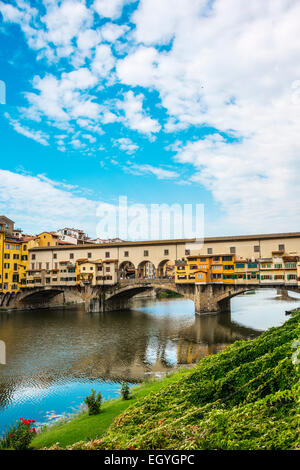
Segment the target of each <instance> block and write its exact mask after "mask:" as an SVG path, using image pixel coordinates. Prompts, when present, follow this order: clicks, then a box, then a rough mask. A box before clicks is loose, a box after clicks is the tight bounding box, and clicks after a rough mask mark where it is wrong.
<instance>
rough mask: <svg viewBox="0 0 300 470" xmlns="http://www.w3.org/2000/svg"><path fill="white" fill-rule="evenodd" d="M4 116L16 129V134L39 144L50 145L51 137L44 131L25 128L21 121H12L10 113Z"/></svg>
mask: <svg viewBox="0 0 300 470" xmlns="http://www.w3.org/2000/svg"><path fill="white" fill-rule="evenodd" d="M4 116H5V117H6V118H7V119H8V121H9V124H10V125H11V126H12V127H13V128H14V130H15V131H16V132H18V133H19V134H22V135H24V136H25V137H28V138H29V139H33V140H35V141H36V142H39V143H40V144H42V145H49V142H48V140H49V136H48V135H47V134H46V133H45V132H42V131H39V130H33V129H29V128H28V127H26V126H23V125H22V124H21V123H20V122H19V121H17V120H16V119H12V118H11V117H10V115H9V114H8V113H5V114H4Z"/></svg>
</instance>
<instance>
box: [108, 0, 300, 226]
mask: <svg viewBox="0 0 300 470" xmlns="http://www.w3.org/2000/svg"><path fill="white" fill-rule="evenodd" d="M299 15H300V4H299V2H297V1H295V0H289V1H288V2H285V1H281V0H278V1H276V2H261V1H260V0H253V1H251V2H248V3H247V2H244V0H215V1H214V2H208V1H204V0H182V1H181V2H173V1H172V0H159V1H158V0H141V2H140V4H139V7H138V10H137V11H136V13H135V14H134V15H133V17H132V21H134V22H135V23H136V29H135V31H134V35H135V38H136V41H137V43H140V44H138V45H136V46H135V47H134V48H132V49H131V51H130V52H129V54H128V55H127V56H126V57H125V58H124V59H122V60H119V61H118V64H117V68H116V69H117V74H118V77H119V80H120V81H121V82H122V83H124V84H126V85H129V86H134V87H136V86H142V87H146V88H149V89H155V90H157V91H158V93H159V96H160V99H161V104H162V106H163V107H164V108H165V109H166V111H167V113H168V115H169V119H168V121H167V123H166V124H165V127H164V129H165V131H167V132H176V131H178V130H181V129H187V128H188V127H192V126H210V127H213V128H215V129H218V130H219V131H223V132H225V133H229V134H230V135H233V136H235V137H237V138H239V139H240V142H239V143H236V142H233V143H228V142H225V141H223V142H222V141H221V142H218V141H210V139H209V138H208V139H205V140H204V141H201V140H199V141H198V142H190V143H187V144H186V145H185V146H182V151H179V152H178V153H177V156H176V159H177V160H178V161H180V162H181V163H183V164H185V165H186V164H188V165H192V166H193V167H194V168H195V171H196V173H195V175H194V177H193V178H192V179H193V181H194V182H198V183H199V184H201V185H204V186H205V188H207V189H209V191H211V192H212V194H213V196H214V198H215V200H216V202H217V204H221V206H222V207H223V209H224V211H225V212H224V213H225V214H227V215H226V217H227V219H226V220H227V221H228V223H230V224H231V227H232V230H233V225H234V226H235V227H236V230H239V231H240V230H242V231H244V230H245V229H244V227H248V229H246V230H249V226H250V227H251V230H252V228H253V230H254V229H255V227H256V230H263V231H266V230H271V227H272V229H273V230H276V227H277V229H278V220H279V219H280V220H284V223H285V228H286V227H288V226H291V224H292V223H293V224H295V221H296V220H297V221H298V223H299V222H300V214H299V209H298V207H297V204H295V203H294V202H293V201H297V200H299V192H298V185H297V183H296V176H295V175H298V174H299V163H298V161H299V159H298V155H299V151H300V145H299V138H298V128H299V124H298V123H299V121H300V106H299V100H298V102H297V100H296V99H293V97H294V95H295V93H296V92H295V90H294V89H293V84H294V83H295V82H296V81H297V80H299V77H300V69H299V57H298V56H299V52H298V51H299V48H300V37H299V35H298V33H297V28H298V22H297V18H298V17H299ZM166 17H167V18H168V21H165V20H164V19H165V18H166ZM170 41H172V42H170ZM161 44H169V49H163V50H159V49H157V48H156V47H155V46H156V45H161ZM255 194H256V195H255ZM262 201H263V202H262ZM286 208H288V209H287V210H286ZM243 214H244V215H243ZM283 214H285V216H283ZM287 214H288V216H286V215H287ZM250 220H251V223H250V222H249V221H250ZM292 220H293V222H292ZM271 221H272V224H271ZM284 223H283V224H282V225H283V226H284ZM251 224H253V226H252V225H251ZM283 228H284V227H283Z"/></svg>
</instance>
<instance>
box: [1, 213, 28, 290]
mask: <svg viewBox="0 0 300 470" xmlns="http://www.w3.org/2000/svg"><path fill="white" fill-rule="evenodd" d="M1 219H2V220H1V222H0V225H1V223H2V227H3V230H1V231H0V292H1V293H11V292H17V291H18V290H19V289H20V287H24V286H25V285H26V271H27V269H28V258H29V254H28V245H27V243H26V242H24V241H22V239H18V238H15V237H14V236H13V231H14V228H13V226H14V223H13V222H12V221H10V222H12V225H11V224H10V223H9V222H5V221H4V224H3V220H4V219H7V218H6V217H5V218H4V219H3V216H2V217H1ZM7 220H9V219H7Z"/></svg>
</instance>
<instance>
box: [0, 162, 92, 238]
mask: <svg viewBox="0 0 300 470" xmlns="http://www.w3.org/2000/svg"><path fill="white" fill-rule="evenodd" d="M69 189H74V187H73V186H72V185H71V186H70V185H67V184H64V183H59V182H54V181H52V180H50V179H48V178H46V177H45V176H44V175H39V176H30V175H24V174H19V173H14V172H10V171H6V170H0V211H1V212H2V213H5V214H7V215H9V217H11V218H12V219H13V220H15V221H16V222H17V221H19V222H18V223H19V224H20V225H21V226H22V228H23V229H24V231H25V232H26V231H29V232H30V231H34V233H39V232H41V231H42V230H56V229H57V228H58V227H59V226H61V225H62V226H65V225H70V226H74V225H76V226H82V227H83V228H85V229H86V230H87V231H88V232H89V233H90V234H93V233H95V232H96V225H97V222H98V220H97V218H96V209H97V206H98V203H97V201H93V200H89V199H87V198H85V197H80V196H78V195H74V194H73V192H71V191H69ZM75 189H76V188H75ZM24 194H26V197H24Z"/></svg>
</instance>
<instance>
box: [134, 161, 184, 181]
mask: <svg viewBox="0 0 300 470" xmlns="http://www.w3.org/2000/svg"><path fill="white" fill-rule="evenodd" d="M127 163H128V167H126V168H125V169H126V171H129V172H130V173H133V174H135V175H154V176H156V177H157V178H158V179H159V180H169V179H174V178H178V176H179V174H178V173H177V172H176V171H172V170H165V169H164V168H160V167H154V166H152V165H148V164H144V165H137V164H134V163H130V162H127Z"/></svg>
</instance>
